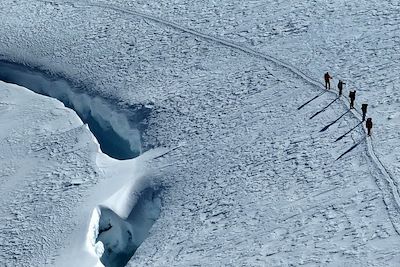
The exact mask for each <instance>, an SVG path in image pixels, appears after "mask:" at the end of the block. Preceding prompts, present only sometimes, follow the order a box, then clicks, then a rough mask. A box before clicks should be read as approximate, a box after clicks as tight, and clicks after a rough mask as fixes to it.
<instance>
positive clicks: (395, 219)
mask: <svg viewBox="0 0 400 267" xmlns="http://www.w3.org/2000/svg"><path fill="white" fill-rule="evenodd" d="M43 2H49V1H43ZM54 3H63V4H71V5H73V6H74V7H76V8H85V7H99V8H106V9H110V10H114V11H117V12H121V13H125V14H130V15H133V16H138V17H142V18H145V19H150V20H152V21H155V22H157V23H160V24H163V25H165V26H168V27H172V28H174V29H178V30H180V31H183V32H185V33H189V34H192V35H195V36H197V37H201V38H203V39H205V40H207V41H212V42H216V43H219V44H221V45H224V46H227V47H230V48H233V49H236V50H239V51H242V52H244V53H247V54H249V55H251V56H255V57H259V58H262V59H265V60H268V61H271V62H273V63H275V64H277V65H278V66H280V67H282V68H286V69H288V70H289V71H291V72H292V73H294V74H296V75H298V76H299V77H300V78H302V79H304V80H305V81H306V82H308V83H309V84H311V85H313V86H315V87H316V88H318V89H321V90H324V91H325V89H324V86H323V84H322V83H321V82H318V81H316V80H315V79H313V78H312V77H310V76H308V75H307V74H305V73H303V72H302V71H301V70H299V69H297V68H296V67H294V66H292V65H290V64H288V63H286V62H283V61H282V60H279V59H278V58H276V57H273V56H271V55H267V54H264V53H261V52H258V51H256V50H254V49H251V48H248V47H245V46H243V45H238V44H235V43H233V42H229V41H227V40H224V39H221V38H218V37H215V36H211V35H207V34H205V33H201V32H199V31H196V30H192V29H189V28H186V27H183V26H181V25H178V24H176V23H173V22H170V21H166V20H164V19H161V18H158V17H155V16H152V15H150V14H145V13H142V12H138V11H135V10H130V9H126V8H123V7H118V6H115V5H111V4H102V3H93V2H89V1H80V2H79V3H76V2H72V1H57V2H54ZM328 93H331V94H335V93H334V92H331V91H330V92H328ZM335 95H336V94H335ZM342 100H343V99H342ZM343 103H344V102H343ZM351 112H352V113H353V115H354V116H355V117H356V118H358V119H359V120H360V121H361V118H360V114H359V113H358V112H357V111H355V110H351ZM367 144H368V146H367V149H366V151H367V152H368V154H369V155H370V157H371V159H372V161H373V162H374V163H375V165H376V166H377V168H378V169H379V170H380V171H381V173H382V176H383V177H384V179H385V180H386V183H385V184H386V185H387V186H389V187H390V190H389V191H390V194H391V198H392V199H393V200H394V202H395V207H394V208H395V212H393V211H392V212H390V215H391V217H390V218H391V220H392V223H393V226H394V227H395V229H396V231H397V233H398V234H399V235H400V218H399V216H398V214H400V195H399V191H398V188H397V186H396V185H395V183H394V179H393V178H392V176H391V175H390V173H389V172H388V171H387V169H386V167H385V166H384V165H383V163H382V162H381V161H380V160H379V158H378V157H377V156H376V153H375V151H374V147H373V145H372V138H367ZM382 190H384V189H382ZM386 191H387V190H384V193H385V196H386V198H387V192H386ZM388 202H390V200H389V199H387V200H386V201H385V203H386V204H387V205H388V206H387V208H388V210H390V209H392V207H390V206H391V205H390V204H388ZM396 211H397V212H396Z"/></svg>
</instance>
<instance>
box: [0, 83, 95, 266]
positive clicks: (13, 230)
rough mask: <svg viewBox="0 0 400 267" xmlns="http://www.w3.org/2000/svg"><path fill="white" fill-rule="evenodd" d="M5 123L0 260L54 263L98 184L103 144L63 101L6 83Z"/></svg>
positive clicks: (0, 104)
mask: <svg viewBox="0 0 400 267" xmlns="http://www.w3.org/2000/svg"><path fill="white" fill-rule="evenodd" d="M0 121H1V130H0V151H1V154H0V166H1V169H0V179H1V183H0V192H1V197H0V215H1V216H0V244H1V249H0V265H1V266H44V265H45V264H46V263H48V264H50V265H51V264H52V263H53V262H54V258H55V256H56V253H57V251H58V249H59V248H60V247H61V246H63V245H64V244H65V240H66V239H68V238H69V236H70V234H71V232H72V231H73V230H74V229H75V228H76V226H77V219H76V218H77V215H78V214H79V212H80V211H79V210H76V209H75V206H76V205H78V203H79V202H80V198H82V197H84V196H85V195H86V192H87V191H88V190H89V189H90V188H91V187H92V186H93V184H95V183H96V182H97V179H98V175H97V174H96V172H97V170H96V169H97V168H96V167H94V166H95V164H94V152H95V151H97V145H95V144H94V143H93V142H92V136H91V134H90V132H89V130H88V129H87V128H86V127H85V126H83V124H82V122H81V121H80V120H79V118H78V117H77V116H76V115H75V114H74V113H73V111H71V110H69V109H67V108H65V107H64V106H63V105H62V104H61V103H60V102H58V101H56V100H53V99H50V98H46V97H38V96H37V95H36V94H34V93H32V92H29V91H28V90H26V89H21V88H19V87H16V86H9V85H7V86H6V85H5V84H4V83H2V82H1V83H0ZM78 196H80V197H78Z"/></svg>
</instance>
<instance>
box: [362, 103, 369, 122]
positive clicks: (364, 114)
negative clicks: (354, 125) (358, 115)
mask: <svg viewBox="0 0 400 267" xmlns="http://www.w3.org/2000/svg"><path fill="white" fill-rule="evenodd" d="M367 108H368V104H362V105H361V111H362V120H363V121H365V116H366V115H367Z"/></svg>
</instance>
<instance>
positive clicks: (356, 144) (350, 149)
mask: <svg viewBox="0 0 400 267" xmlns="http://www.w3.org/2000/svg"><path fill="white" fill-rule="evenodd" d="M366 139H367V137H366V136H364V137H363V138H362V139H361V140H360V141H358V142H357V143H355V144H354V145H353V146H352V147H350V148H349V149H347V150H346V151H345V152H344V153H343V154H342V155H340V156H339V157H338V158H337V159H336V160H339V159H340V158H341V157H343V156H344V155H346V154H347V153H349V152H350V151H352V150H353V149H354V148H356V147H357V146H358V145H360V144H361V143H362V142H363V141H364V140H366Z"/></svg>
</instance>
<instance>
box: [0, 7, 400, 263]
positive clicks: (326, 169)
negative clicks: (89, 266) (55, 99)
mask: <svg viewBox="0 0 400 267" xmlns="http://www.w3.org/2000/svg"><path fill="white" fill-rule="evenodd" d="M0 8H1V9H0V10H1V11H0V15H1V16H2V21H1V25H0V26H1V27H0V54H1V59H3V60H6V61H13V62H16V63H18V64H25V65H28V66H30V67H33V68H37V69H39V70H42V71H48V72H51V73H56V74H57V75H59V76H61V77H65V78H66V79H68V80H71V81H75V82H77V83H79V84H84V85H85V86H84V87H83V88H84V89H83V90H84V92H82V93H85V94H87V95H89V96H92V97H93V96H96V97H99V98H101V99H103V100H104V101H105V102H106V104H107V105H110V106H112V107H113V108H114V109H115V110H120V109H126V108H127V107H130V106H132V105H136V104H141V105H143V106H146V107H148V108H149V109H151V112H150V115H149V117H148V118H146V127H145V128H144V129H143V133H141V142H142V147H144V148H151V147H169V148H174V149H173V150H172V151H170V152H169V153H167V154H165V155H163V156H162V157H161V158H157V156H153V157H152V158H153V159H155V161H156V162H158V163H157V164H160V163H161V164H160V166H161V165H163V164H164V165H163V166H168V173H167V172H165V173H164V169H162V168H161V167H160V169H159V173H157V177H158V179H156V180H157V182H156V183H155V184H156V185H161V186H162V188H165V190H162V191H161V193H160V195H157V196H156V197H153V196H151V197H150V195H148V196H147V195H146V194H144V198H145V199H148V200H149V203H150V204H151V205H150V206H151V207H152V208H144V209H143V211H146V213H147V212H148V213H147V215H146V216H143V217H147V218H148V219H149V220H151V219H152V218H154V216H157V215H158V214H155V213H154V212H152V211H154V210H156V209H153V208H155V207H161V213H160V214H159V218H158V220H157V221H156V223H155V224H154V225H153V227H152V228H151V230H150V235H149V237H148V238H147V239H145V240H144V242H143V243H142V244H141V246H140V247H139V248H138V249H137V250H136V252H135V254H134V256H133V257H132V258H131V259H130V260H129V262H127V266H192V265H200V266H221V265H222V266H224V265H228V266H232V265H233V266H303V265H307V266H344V265H349V266H398V265H399V262H400V251H399V249H398V248H399V245H400V235H399V233H400V199H399V188H398V187H399V186H398V185H399V181H398V179H399V178H398V177H399V174H400V160H399V159H400V145H399V143H400V142H399V135H400V123H399V120H400V116H399V115H400V104H399V101H398V98H399V91H398V90H396V88H395V86H397V85H398V84H399V79H400V78H399V75H398V73H399V66H400V64H399V63H400V53H399V48H400V45H399V42H400V39H399V36H400V28H399V24H400V16H399V15H398V14H399V9H400V6H399V4H398V2H397V1H377V0H376V1H366V0H360V1H339V0H337V1H327V2H323V3H319V2H317V1H311V0H308V1H284V0H278V1H237V0H233V1H226V0H221V1H211V2H209V1H208V2H207V1H196V2H193V1H186V0H173V1H168V2H160V1H156V0H146V1H141V0H140V1H122V0H111V1H102V0H100V1H73V0H70V1H28V0H21V1H11V0H4V1H1V3H0ZM28 11H30V12H28ZM326 71H329V72H330V73H331V74H332V76H333V77H334V79H333V81H332V83H333V85H332V88H334V90H335V89H336V86H335V85H336V83H337V81H338V79H343V80H344V81H345V82H346V86H345V92H344V96H343V97H341V98H339V99H338V98H337V95H336V94H335V93H332V92H330V93H324V91H323V89H322V88H321V85H320V83H319V81H321V80H322V76H323V73H324V72H326ZM349 89H355V90H357V98H356V108H357V110H359V107H360V105H361V103H364V102H366V103H368V104H369V110H368V116H371V117H372V118H373V121H374V128H373V135H372V137H366V136H365V131H364V129H363V124H360V120H359V115H358V113H357V112H355V111H351V112H349V111H348V103H347V101H346V96H347V95H348V91H349ZM317 96H318V97H317ZM2 99H3V98H2ZM13 99H14V98H13ZM15 99H18V97H17V96H15ZM311 99H314V100H313V101H311V102H309V101H310V100H311ZM1 101H3V100H1ZM13 101H14V102H15V101H16V100H12V101H11V100H10V101H8V102H7V101H5V102H4V101H3V102H4V103H5V104H2V106H3V109H10V108H12V103H13ZM3 102H2V103H3ZM305 103H308V104H305ZM300 107H301V108H300ZM299 108H300V109H299ZM18 110H19V111H18V112H22V110H23V109H22V108H21V109H18ZM35 111H36V110H35ZM30 113H32V114H33V115H32V116H38V119H40V121H38V123H35V124H32V123H31V124H29V123H21V124H19V125H24V129H28V130H26V131H21V133H20V134H15V133H16V132H14V133H13V132H12V131H17V132H18V133H19V131H20V130H21V127H12V126H10V128H7V127H8V123H7V124H4V123H3V124H2V125H7V126H4V127H3V126H2V129H1V134H3V135H4V133H10V134H8V135H7V137H4V138H3V139H1V142H0V145H1V151H2V153H1V156H2V160H3V161H4V162H5V163H4V165H3V164H2V166H9V165H10V166H13V164H23V163H24V161H25V162H35V161H33V160H32V158H33V159H35V157H34V155H32V153H31V154H29V153H28V152H29V151H30V150H29V149H27V147H31V145H28V144H25V143H24V142H22V141H21V140H26V142H28V140H34V141H35V142H39V143H40V144H42V143H43V142H42V141H38V140H37V139H35V138H34V137H32V136H29V137H20V138H19V139H18V136H21V135H22V134H29V133H35V132H34V131H32V129H39V130H40V131H42V134H45V136H46V137H47V138H49V139H51V140H52V139H54V138H60V137H59V135H57V134H56V133H54V132H55V131H58V128H59V127H61V129H62V127H63V126H60V125H58V124H57V123H56V122H53V121H51V120H49V119H47V120H45V119H44V121H42V119H41V118H42V116H41V115H40V114H39V113H37V114H34V113H33V112H30ZM30 113H29V114H30ZM4 114H7V113H4V112H3V113H2V115H1V116H2V117H3V119H8V120H9V117H7V115H4ZM47 114H51V113H47ZM4 116H6V117H4ZM13 116H16V115H13ZM47 116H49V115H47ZM16 117H17V118H18V116H16ZM20 117H21V119H22V118H24V116H20ZM35 118H36V117H35ZM127 120H128V121H135V119H134V118H132V117H130V116H129V115H128V116H127ZM29 121H31V120H29ZM13 123H18V120H15V122H13ZM10 124H11V125H13V124H12V123H10ZM41 124H43V125H44V126H40V127H39V126H38V125H41ZM73 129H75V130H74V132H73V135H74V136H76V135H78V136H79V135H86V137H85V139H84V140H87V141H85V142H84V144H86V146H85V147H84V148H83V149H82V150H79V151H80V153H83V154H84V158H85V160H83V159H79V160H77V159H75V160H72V161H67V160H64V157H67V156H68V155H69V153H66V152H65V151H69V149H68V147H70V146H74V144H75V143H74V140H81V139H80V138H78V139H76V138H72V137H68V138H66V139H67V140H65V141H62V142H57V143H54V142H47V143H45V144H47V145H46V146H44V147H45V148H46V149H44V151H43V150H39V152H37V153H45V152H46V153H47V150H51V151H52V150H53V149H55V150H56V151H58V153H59V154H57V155H58V156H59V157H61V158H60V159H59V161H56V160H55V159H53V158H50V159H49V160H48V161H49V162H42V165H39V164H36V162H35V164H32V166H34V167H35V168H36V166H37V168H38V170H37V171H35V172H33V173H38V172H39V170H40V172H43V170H49V169H51V170H54V169H56V168H57V167H58V168H63V169H64V168H65V169H66V170H68V171H67V172H68V175H66V177H73V175H76V174H77V173H78V172H77V171H76V169H77V168H76V167H72V168H70V167H68V166H69V164H75V165H78V164H79V166H81V168H84V169H85V170H86V169H88V170H90V171H89V173H90V174H91V175H89V174H88V175H85V177H86V179H89V180H90V182H88V183H83V184H85V186H86V187H85V188H86V189H85V190H84V191H83V192H81V191H80V190H83V189H79V188H82V186H79V187H76V186H72V187H71V188H72V189H74V188H77V189H75V190H77V191H73V190H67V192H68V193H66V194H67V195H61V196H60V195H59V194H58V193H57V190H55V189H54V190H47V191H46V190H43V188H47V187H48V186H50V185H49V184H52V183H55V185H56V188H58V187H61V183H60V182H58V181H60V179H56V178H57V175H59V173H63V172H60V171H54V173H50V174H48V175H47V176H43V175H42V176H40V175H36V177H38V178H37V180H35V179H33V180H32V183H34V184H35V186H33V187H32V186H30V187H29V188H31V189H32V190H33V189H34V188H38V189H37V191H38V192H48V191H50V192H51V195H52V196H54V198H55V199H56V200H57V201H56V204H53V205H52V208H54V209H55V211H53V209H52V208H48V206H49V205H50V202H48V201H47V198H44V197H40V198H39V199H40V201H39V202H40V203H45V204H43V205H42V206H41V207H46V208H43V209H44V210H45V211H46V212H47V213H46V212H40V211H38V210H35V207H36V206H37V205H36V204H34V202H32V201H31V202H29V201H30V200H31V198H34V197H35V196H36V194H39V193H29V196H25V195H23V194H19V195H18V194H16V197H11V196H14V195H15V193H14V192H15V191H12V190H9V189H7V188H5V187H7V186H8V187H9V188H11V185H12V184H15V183H16V182H12V183H11V185H10V183H2V185H1V186H2V187H0V188H1V192H2V193H3V192H6V193H5V194H3V196H2V197H1V201H2V203H1V204H2V205H1V206H2V209H3V210H4V211H3V214H4V216H2V218H1V220H2V222H1V226H0V230H1V232H0V233H1V239H2V242H1V243H2V244H6V245H5V247H6V249H4V250H3V249H2V250H1V252H0V253H2V254H0V262H1V263H2V264H3V263H4V265H10V266H43V265H44V263H45V260H46V259H47V260H48V264H49V265H56V266H59V265H62V264H63V263H64V264H66V263H67V259H68V258H71V257H68V255H71V253H72V254H73V253H74V252H73V251H72V252H71V251H70V250H71V249H69V248H71V247H72V248H74V247H78V246H80V245H81V244H82V242H81V241H80V240H81V239H79V238H77V239H75V238H73V237H74V236H76V235H82V233H83V232H84V231H86V234H87V227H86V226H85V225H92V226H93V225H100V227H99V228H96V227H94V228H89V229H92V230H93V229H94V230H93V231H94V232H97V233H98V234H99V240H100V239H102V238H103V237H102V235H103V233H104V236H105V235H106V233H107V231H105V230H107V229H108V230H109V231H111V229H112V231H114V232H115V234H114V235H113V236H121V239H120V240H127V238H129V235H122V234H121V233H122V232H123V231H129V227H131V226H130V225H131V224H130V223H128V224H127V223H126V222H127V221H130V219H129V217H130V215H129V214H127V211H128V210H129V209H132V206H130V207H127V208H126V207H120V208H118V206H119V204H120V203H134V202H131V201H124V200H122V202H119V201H111V203H112V205H115V206H114V207H111V206H112V205H111V204H109V209H106V208H102V207H103V206H102V205H100V206H98V205H99V204H100V203H101V201H99V200H98V199H96V201H94V200H93V201H92V200H90V199H91V198H90V197H88V198H86V197H85V194H84V193H85V192H87V194H88V195H90V194H89V192H93V191H92V190H94V189H92V188H95V186H94V184H96V186H97V184H98V186H99V187H101V186H102V185H101V184H102V183H97V180H98V176H97V175H96V174H95V173H96V171H95V170H96V169H97V168H100V167H98V166H101V164H100V163H101V162H103V163H104V162H106V163H107V162H114V161H113V160H110V159H106V160H100V161H99V160H97V161H96V162H95V163H96V164H93V162H94V161H93V158H94V157H95V156H93V155H97V154H96V153H98V152H97V146H95V145H94V143H93V138H91V135H90V132H88V130H87V128H85V127H73ZM76 129H81V130H80V131H78V130H76ZM39 130H38V131H39ZM9 131H11V132H9ZM11 133H13V134H11ZM63 133H64V132H63ZM34 136H36V135H34ZM62 136H64V135H62ZM7 138H9V139H10V140H11V141H8V140H9V139H7ZM15 138H17V140H15ZM89 140H91V141H89ZM70 142H71V143H70ZM23 144H25V146H24V145H23ZM75 145H76V144H75ZM60 146H62V147H60ZM21 147H22V148H21ZM66 147H67V148H66ZM21 149H22V150H21ZM23 149H25V150H23ZM3 151H4V152H3ZM18 151H22V152H18ZM40 151H43V152H40ZM17 152H18V153H17ZM13 153H17V154H15V155H14V154H13ZM9 155H11V156H12V155H14V158H12V157H11V156H9ZM46 155H47V154H46ZM49 155H50V156H51V155H52V154H49ZM41 157H44V156H41ZM46 157H48V156H46ZM17 159H18V160H17ZM19 159H21V160H19ZM24 159H25V160H24ZM89 159H91V161H90V160H89ZM109 160H110V161H109ZM133 161H136V159H134V160H133ZM132 163H133V162H132ZM7 164H8V165H7ZM53 164H54V166H53ZM109 164H110V163H107V164H106V165H107V166H109ZM122 164H123V163H122ZM157 164H155V163H154V165H157ZM111 165H112V164H111ZM117 165H119V164H117ZM138 165H140V164H137V162H136V163H135V164H129V165H124V166H126V168H131V167H132V168H134V167H133V166H136V167H135V168H137V167H138ZM154 165H152V164H150V166H152V168H154V169H158V168H157V167H155V166H154ZM18 166H21V165H18ZM18 166H17V167H10V168H8V167H2V169H1V171H2V172H4V171H5V172H6V173H7V174H6V175H5V176H1V177H6V178H2V179H9V180H11V181H19V179H17V180H16V179H14V178H13V177H20V179H22V178H21V177H35V175H33V176H32V175H28V176H27V175H24V173H22V174H15V172H17V171H18V172H19V171H22V170H24V168H20V167H18ZM24 166H25V165H24ZM28 166H29V165H28ZM41 166H43V167H41ZM127 166H129V167H127ZM124 168H125V167H124ZM104 173H107V171H104ZM123 173H125V172H123ZM123 176H124V175H123ZM139 176H140V175H139ZM150 176H151V175H150ZM7 177H8V178H7ZM140 177H141V176H140ZM143 177H147V175H144V176H143ZM61 180H63V179H61ZM92 180H93V181H92ZM129 180H130V179H129V176H124V177H123V178H121V179H117V180H116V181H124V182H121V183H117V184H120V185H125V184H126V183H125V182H126V181H129ZM108 181H112V180H108ZM132 181H133V182H134V181H137V180H135V179H132ZM144 181H147V179H144ZM17 184H18V188H22V189H24V190H23V192H35V191H30V190H28V191H26V190H25V187H28V186H29V184H20V183H17ZM109 184H110V185H113V182H111V183H109ZM92 185H93V186H92ZM57 186H58V187H57ZM103 188H104V187H103ZM105 188H107V186H106V187H105ZM117 188H118V187H115V188H114V189H117ZM123 188H125V187H123ZM129 188H135V187H129ZM139 188H142V189H145V188H147V186H145V187H139ZM116 191H117V190H110V192H113V193H114V192H116ZM7 192H13V193H8V194H7ZM128 192H129V190H128ZM40 194H42V193H40ZM40 194H39V196H40ZM49 194H50V193H49ZM123 195H124V196H126V197H127V198H130V197H131V196H132V194H130V193H127V194H123ZM133 195H134V194H133ZM67 198H70V199H71V201H68V200H65V199H67ZM35 199H36V198H35ZM87 199H89V200H87ZM111 199H112V198H111ZM125 199H126V198H125ZM161 200H162V201H161ZM74 201H82V203H84V206H85V207H86V209H83V208H81V206H79V205H74V203H75V202H74ZM57 203H65V204H62V205H61V204H57ZM57 205H58V206H57ZM121 205H122V206H124V205H123V204H121ZM131 205H132V204H131ZM110 209H111V210H112V211H113V212H110ZM15 210H17V211H21V210H24V212H20V213H18V214H17V215H14V213H13V212H14V211H15ZM64 210H67V211H68V212H70V213H68V212H67V211H64ZM93 210H94V211H95V212H94V213H93V214H94V216H93V217H92V220H91V221H90V223H86V224H85V223H84V222H85V221H84V220H83V219H82V218H88V217H90V215H89V214H92V213H91V212H92V211H93ZM101 213H102V214H106V218H109V221H113V222H116V221H118V222H120V223H118V224H117V225H118V227H115V228H114V229H113V228H109V227H110V226H109V225H108V224H107V222H105V223H103V221H101V219H100V214H101ZM114 213H115V214H114ZM119 213H120V214H119ZM122 213H123V214H122ZM21 214H22V215H21ZM42 214H49V215H48V216H49V218H54V220H53V219H49V218H48V217H46V216H44V215H43V218H41V217H40V216H42ZM76 214H79V215H76ZM96 214H97V215H96ZM116 215H118V216H116ZM96 216H97V217H96ZM37 217H40V218H37ZM141 217H142V216H141ZM96 218H97V219H96ZM57 220H58V221H57ZM96 220H97V221H96ZM61 221H65V225H66V226H69V224H71V225H72V224H75V225H77V227H76V228H78V229H80V228H82V229H83V230H82V231H78V230H77V231H74V234H73V233H70V232H68V230H66V229H68V227H64V226H63V227H62V229H64V230H62V231H56V232H57V234H55V231H54V229H58V228H54V225H60V222H61ZM93 222H94V224H93ZM39 225H40V226H43V227H42V228H40V227H39ZM82 225H83V226H82ZM78 226H79V227H78ZM39 228H40V231H38V229H39ZM71 228H72V227H71ZM27 229H29V230H27ZM104 231H105V232H104ZM146 231H147V230H146ZM89 236H90V237H91V238H92V239H91V238H88V240H91V241H90V242H92V241H93V237H94V236H96V235H95V234H92V235H89ZM3 240H4V241H3ZM103 240H104V239H103ZM16 241H18V242H16ZM90 242H89V243H90ZM104 243H107V242H104ZM122 243H123V244H125V245H126V244H128V243H127V242H122ZM92 247H93V246H92ZM114 247H118V245H116V244H115V246H114ZM62 248H63V249H62ZM132 249H136V246H135V245H133V244H132V246H131V245H126V246H124V249H120V251H121V254H122V253H123V251H124V250H132ZM72 250H73V249H72ZM25 251H28V252H25ZM92 252H93V251H92ZM103 252H105V246H101V245H100V246H97V247H95V248H94V252H93V253H94V254H95V255H97V256H99V255H105V254H102V253H103ZM96 253H97V254H96ZM58 255H60V256H59V257H58ZM116 258H118V259H121V260H122V261H124V262H123V263H121V264H125V261H126V260H127V259H126V257H120V256H119V255H118V256H116ZM53 259H54V260H53ZM95 259H96V257H95ZM106 259H107V260H110V261H113V259H114V257H113V256H107V257H106ZM118 264H119V263H118Z"/></svg>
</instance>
